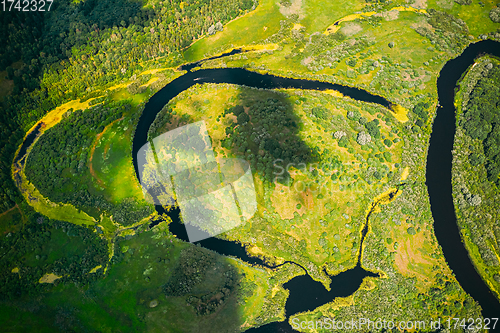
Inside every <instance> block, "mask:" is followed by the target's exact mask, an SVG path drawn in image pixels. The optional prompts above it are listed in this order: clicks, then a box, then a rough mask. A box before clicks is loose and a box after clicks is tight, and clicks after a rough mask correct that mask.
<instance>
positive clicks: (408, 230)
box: [406, 227, 417, 235]
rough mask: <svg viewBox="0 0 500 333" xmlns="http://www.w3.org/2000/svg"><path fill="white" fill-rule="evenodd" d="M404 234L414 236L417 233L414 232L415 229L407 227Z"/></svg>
mask: <svg viewBox="0 0 500 333" xmlns="http://www.w3.org/2000/svg"><path fill="white" fill-rule="evenodd" d="M406 232H408V233H409V234H410V235H415V234H416V233H417V232H416V231H415V228H413V227H409V228H408V229H406Z"/></svg>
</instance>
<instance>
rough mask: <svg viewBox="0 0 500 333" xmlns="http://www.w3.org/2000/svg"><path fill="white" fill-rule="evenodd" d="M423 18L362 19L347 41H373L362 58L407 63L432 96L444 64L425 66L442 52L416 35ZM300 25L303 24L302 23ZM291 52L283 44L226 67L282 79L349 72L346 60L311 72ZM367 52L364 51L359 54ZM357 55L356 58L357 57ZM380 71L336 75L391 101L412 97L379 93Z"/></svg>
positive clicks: (403, 14)
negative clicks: (251, 66)
mask: <svg viewBox="0 0 500 333" xmlns="http://www.w3.org/2000/svg"><path fill="white" fill-rule="evenodd" d="M425 20H426V18H425V16H424V15H423V14H421V13H415V12H411V11H408V12H400V13H399V16H398V18H397V19H396V20H393V21H382V22H381V25H380V26H378V27H373V26H371V25H370V24H368V23H367V22H366V20H364V19H361V20H358V21H356V24H358V25H359V26H360V27H361V29H362V30H361V31H359V32H358V33H356V34H354V35H352V36H350V37H349V38H348V39H347V40H352V39H353V38H356V37H360V36H366V37H368V38H369V39H370V40H372V41H374V42H375V44H373V45H370V46H369V47H368V49H370V50H371V51H372V52H373V54H372V55H370V56H368V57H366V58H365V59H373V60H380V59H381V57H382V56H387V57H389V58H391V59H392V60H393V61H394V62H395V63H406V64H410V62H409V61H411V64H412V65H413V66H414V67H416V68H417V71H418V72H419V74H420V77H418V79H421V80H422V81H423V86H422V87H421V88H422V89H420V90H418V91H417V93H418V94H425V93H433V92H435V89H436V87H435V81H436V78H437V73H438V72H439V69H440V68H441V67H442V65H443V63H444V61H439V62H433V63H431V64H430V65H429V66H425V65H424V62H426V61H428V60H429V59H431V58H432V57H435V56H437V55H440V54H443V52H438V51H435V50H429V49H428V48H429V47H430V46H432V44H431V43H430V42H429V41H428V40H427V38H425V37H423V36H421V35H419V34H418V33H417V32H416V31H415V29H414V28H412V26H414V25H418V24H421V23H422V22H425ZM301 23H302V22H301ZM390 42H394V43H395V46H394V47H393V48H390V47H389V46H388V44H389V43H390ZM293 49H294V47H293V45H292V44H285V45H283V47H282V49H281V50H276V51H274V52H272V53H261V54H259V56H257V55H255V56H252V55H250V54H249V55H248V56H247V57H248V58H249V59H248V60H244V59H243V58H241V57H234V58H233V59H234V60H228V61H227V64H228V66H235V67H239V66H242V65H244V64H248V62H250V61H252V62H254V63H255V66H265V67H266V68H268V69H269V70H270V72H271V73H277V74H279V75H284V76H292V77H297V76H310V77H314V76H321V75H323V74H325V75H338V74H339V73H340V72H341V71H343V72H344V73H345V72H346V71H348V70H350V69H352V68H351V67H349V66H348V65H347V64H346V63H345V61H341V62H340V63H338V64H337V65H336V67H335V68H329V67H325V68H324V69H323V70H320V71H317V72H314V73H312V72H311V71H310V70H309V69H308V68H307V67H306V66H305V65H304V64H303V61H304V59H306V55H304V56H300V55H299V56H295V57H292V58H288V57H286V56H287V55H289V54H290V53H291V52H292V50H293ZM361 52H366V50H364V51H361ZM358 56H359V54H358V55H356V57H358ZM365 59H363V60H362V59H358V64H357V66H356V67H359V66H360V65H361V62H362V61H364V60H365ZM424 69H426V70H428V71H429V72H431V75H425V71H424ZM379 70H380V68H376V69H375V70H374V71H371V72H369V73H367V74H357V77H356V78H355V79H349V78H347V77H345V76H337V77H338V78H339V79H340V80H341V81H342V82H347V83H348V84H349V85H354V86H358V87H362V88H363V89H367V90H369V91H371V92H373V93H375V94H381V95H383V96H384V97H386V98H388V99H389V100H391V101H393V102H403V103H404V102H405V100H406V99H407V97H408V96H410V95H414V94H415V92H413V91H412V90H409V92H408V93H406V94H403V95H400V94H399V92H395V93H393V94H391V93H389V92H381V91H380V90H379V87H371V86H369V84H370V82H371V81H372V80H373V79H374V77H375V75H376V74H377V73H378V71H379ZM403 80H411V79H410V78H409V77H405V78H404V79H403Z"/></svg>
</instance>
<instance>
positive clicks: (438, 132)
mask: <svg viewBox="0 0 500 333" xmlns="http://www.w3.org/2000/svg"><path fill="white" fill-rule="evenodd" d="M483 53H488V54H492V55H495V56H498V57H500V43H498V42H494V41H491V40H486V41H481V42H478V43H475V44H471V45H470V46H469V47H468V48H467V49H465V51H464V52H463V53H462V54H461V55H460V56H459V57H457V58H455V59H452V60H450V61H448V62H447V63H446V64H445V65H444V67H443V69H442V70H441V73H440V75H439V78H438V81H437V88H438V95H439V104H440V105H441V107H438V109H437V114H436V118H435V119H434V124H433V126H432V135H431V138H430V143H429V152H428V155H427V170H426V184H427V190H428V192H429V198H430V203H431V211H432V217H433V218H434V232H435V234H436V238H437V240H438V242H439V244H440V245H441V248H442V249H443V253H444V256H445V258H446V261H447V263H448V265H449V266H450V268H451V269H452V270H453V273H455V276H456V278H457V280H458V282H459V283H460V285H461V286H462V288H463V289H464V290H465V291H466V292H467V293H468V294H469V295H471V296H472V298H474V299H475V300H476V301H477V302H478V303H479V304H480V305H481V307H482V309H483V310H482V314H483V316H484V317H485V318H498V317H500V303H499V302H498V299H497V298H496V297H495V296H494V295H493V293H492V292H491V290H490V289H489V287H488V286H487V285H486V283H485V282H484V281H483V279H482V278H481V276H480V275H479V274H478V273H477V271H476V269H475V267H474V265H473V264H472V262H471V260H470V258H469V255H468V252H467V250H466V249H465V247H464V244H463V243H462V239H461V237H460V232H459V228H458V225H457V217H456V215H455V207H454V205H453V197H452V185H451V164H452V149H453V141H454V138H455V105H454V99H455V87H456V85H457V81H458V80H459V78H460V76H461V75H462V73H464V72H465V71H466V70H467V68H468V67H469V66H470V65H472V64H473V63H474V59H475V58H476V57H477V56H478V55H481V54H483ZM497 326H499V325H497Z"/></svg>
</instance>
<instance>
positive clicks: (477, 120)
mask: <svg viewBox="0 0 500 333" xmlns="http://www.w3.org/2000/svg"><path fill="white" fill-rule="evenodd" d="M490 65H491V68H489V71H488V74H487V75H486V76H485V77H482V78H481V79H479V80H478V82H477V83H476V85H475V87H474V90H473V91H472V93H471V94H470V96H469V102H468V104H467V106H466V107H465V111H464V114H463V116H462V117H461V119H460V126H461V127H462V128H463V129H464V131H465V133H466V134H467V135H468V136H470V137H471V138H472V139H478V140H480V141H482V143H483V145H482V146H483V149H482V151H481V150H480V149H475V150H473V151H472V152H471V153H470V155H469V161H470V163H471V165H473V166H477V165H480V164H481V165H483V164H484V165H485V167H486V170H487V172H488V180H489V181H490V182H493V183H495V184H497V185H498V186H500V178H499V175H500V86H499V85H498V82H500V66H499V65H497V64H493V63H491V64H490Z"/></svg>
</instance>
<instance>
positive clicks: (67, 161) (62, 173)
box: [26, 100, 152, 225]
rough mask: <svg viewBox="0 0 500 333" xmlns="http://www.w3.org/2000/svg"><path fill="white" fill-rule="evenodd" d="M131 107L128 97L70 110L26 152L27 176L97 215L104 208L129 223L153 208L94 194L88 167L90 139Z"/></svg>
mask: <svg viewBox="0 0 500 333" xmlns="http://www.w3.org/2000/svg"><path fill="white" fill-rule="evenodd" d="M130 108H131V106H130V104H129V103H128V101H127V100H124V101H120V102H110V103H107V104H105V105H104V106H103V105H101V104H98V105H95V106H93V107H91V108H89V109H87V110H85V111H82V110H76V111H74V112H71V111H69V112H68V116H66V117H65V118H64V119H63V120H62V121H61V122H60V123H59V124H58V125H57V126H54V127H52V128H50V129H48V130H47V131H46V132H45V133H44V135H43V136H41V137H40V139H39V141H37V143H36V149H33V151H32V152H31V153H30V155H29V156H28V160H27V163H26V176H27V177H28V179H29V180H30V181H31V182H32V183H33V184H34V185H35V186H36V188H38V189H39V191H40V192H41V193H42V195H44V196H46V197H49V198H51V199H52V200H54V201H56V202H65V203H71V204H73V205H75V206H76V207H78V208H80V209H83V210H85V211H87V212H90V213H91V214H92V212H95V210H96V209H97V211H98V214H94V215H95V217H96V218H98V217H99V215H100V214H101V213H102V211H106V212H108V213H109V214H111V215H113V219H114V221H116V222H118V223H120V224H122V225H129V224H132V223H134V222H137V221H139V220H140V219H141V218H144V217H146V216H147V215H149V214H151V210H152V208H151V207H149V206H145V205H144V204H143V205H141V204H139V203H137V202H135V201H134V200H133V199H127V200H122V201H121V202H120V203H119V204H112V203H111V202H109V201H108V200H106V198H105V197H104V196H103V195H102V194H96V193H95V192H96V189H95V187H94V186H93V185H92V177H91V175H90V173H89V171H88V163H87V161H88V159H89V155H90V150H91V148H90V147H91V146H92V142H93V141H94V139H95V137H96V136H97V134H99V133H101V132H102V131H103V129H104V127H105V126H106V125H108V124H110V123H112V122H113V121H115V120H116V119H118V118H120V117H121V116H122V113H123V112H125V111H127V110H129V109H130Z"/></svg>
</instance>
